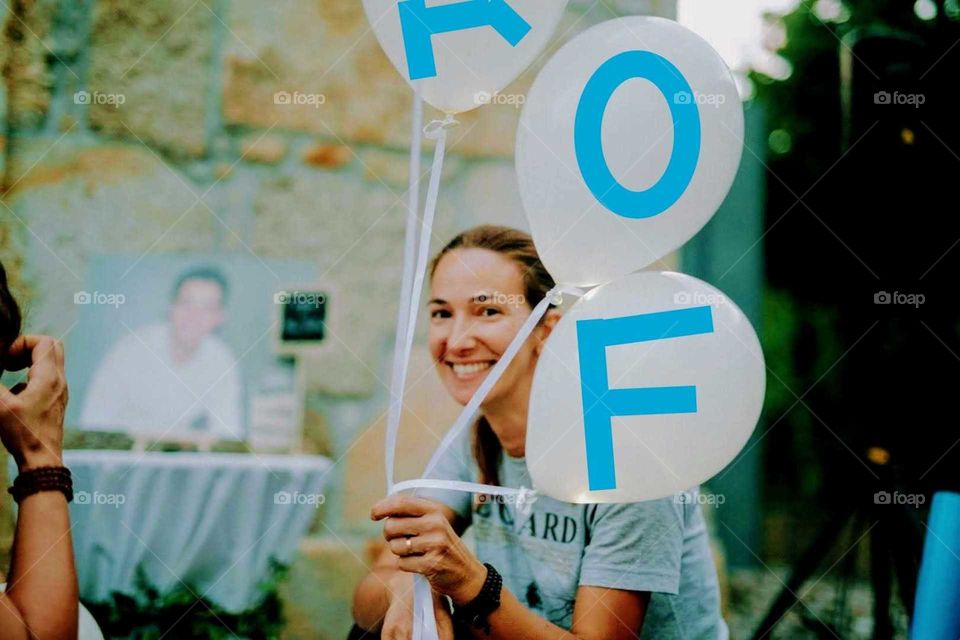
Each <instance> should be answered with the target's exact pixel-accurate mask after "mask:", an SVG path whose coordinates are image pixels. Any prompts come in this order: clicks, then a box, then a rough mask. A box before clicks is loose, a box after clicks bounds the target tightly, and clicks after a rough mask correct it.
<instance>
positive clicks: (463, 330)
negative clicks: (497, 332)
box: [448, 317, 477, 350]
mask: <svg viewBox="0 0 960 640" xmlns="http://www.w3.org/2000/svg"><path fill="white" fill-rule="evenodd" d="M473 325H474V323H473V321H472V319H470V318H465V317H460V318H457V319H456V320H455V321H454V323H453V331H451V333H450V338H449V342H448V348H449V349H451V350H462V349H472V348H473V347H475V346H476V344H477V340H476V337H475V335H474V332H473Z"/></svg>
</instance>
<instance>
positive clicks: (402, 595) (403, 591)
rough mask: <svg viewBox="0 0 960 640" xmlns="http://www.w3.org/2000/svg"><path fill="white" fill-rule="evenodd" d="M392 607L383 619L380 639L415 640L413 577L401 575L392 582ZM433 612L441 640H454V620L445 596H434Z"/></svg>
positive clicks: (406, 574) (405, 574) (407, 574)
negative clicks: (412, 639) (413, 639)
mask: <svg viewBox="0 0 960 640" xmlns="http://www.w3.org/2000/svg"><path fill="white" fill-rule="evenodd" d="M389 587H390V606H389V607H388V608H387V614H386V615H385V616H384V618H383V628H382V629H381V630H380V637H381V638H382V639H383V640H411V638H413V575H411V574H409V573H399V574H397V576H396V579H394V580H392V581H391V584H390V585H389ZM433 611H434V616H435V617H436V620H437V633H438V635H439V636H440V640H454V638H453V618H452V617H451V616H450V610H449V609H448V608H447V603H446V602H445V600H444V598H443V596H440V595H437V594H436V593H434V595H433Z"/></svg>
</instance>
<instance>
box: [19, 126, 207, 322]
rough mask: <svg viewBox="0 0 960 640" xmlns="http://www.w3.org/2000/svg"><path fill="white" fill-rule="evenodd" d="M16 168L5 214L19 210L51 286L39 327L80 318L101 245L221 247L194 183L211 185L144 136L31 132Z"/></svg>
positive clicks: (41, 276) (46, 287)
mask: <svg viewBox="0 0 960 640" xmlns="http://www.w3.org/2000/svg"><path fill="white" fill-rule="evenodd" d="M9 172H10V175H11V177H12V180H11V182H12V183H13V184H14V185H15V186H14V188H13V190H12V191H11V192H10V193H8V194H7V197H6V198H5V202H6V204H7V206H8V207H10V209H11V211H12V212H13V213H11V212H10V211H7V210H5V209H4V210H3V213H5V214H6V215H5V216H4V220H5V221H7V220H10V218H11V217H12V216H13V215H16V216H18V217H19V219H20V221H16V219H14V220H15V221H14V222H12V223H10V226H11V227H12V229H13V231H14V233H15V235H16V236H19V241H20V242H21V243H22V244H21V246H22V247H23V250H24V252H25V253H26V255H30V256H33V257H34V259H32V260H30V263H29V275H28V280H29V281H31V282H33V283H36V287H37V288H38V290H40V291H42V293H43V295H41V296H38V297H37V299H36V300H34V301H32V304H31V305H30V307H31V308H30V316H29V318H30V320H31V330H32V331H35V332H47V333H52V334H53V335H56V336H60V335H63V334H64V332H66V331H67V330H68V329H69V328H70V327H71V326H72V325H73V322H74V321H75V320H76V318H77V308H76V306H75V305H74V304H73V294H74V293H75V292H76V291H79V290H81V289H82V288H83V285H84V282H83V277H84V273H85V265H86V261H87V259H88V258H89V257H90V256H92V255H96V254H102V253H132V254H140V253H143V252H147V251H155V252H169V251H204V250H209V249H210V248H211V239H212V228H211V216H210V214H209V212H208V211H207V209H206V208H205V207H204V206H203V205H202V204H200V203H197V202H196V198H195V197H194V195H193V193H191V191H190V189H193V190H194V191H195V192H196V193H197V194H198V195H199V193H202V191H201V190H199V189H198V188H197V186H196V185H191V184H190V183H189V181H187V180H186V179H185V178H184V177H183V176H182V175H180V174H179V173H178V172H177V170H176V169H174V168H172V167H170V166H167V165H165V164H163V163H162V161H161V160H160V159H159V158H158V157H157V156H156V155H154V154H153V153H152V152H150V151H148V150H147V149H145V148H143V147H141V146H140V145H122V144H103V145H96V144H94V145H90V144H87V143H77V142H74V141H72V140H71V139H70V138H63V139H61V140H60V141H59V142H57V141H56V140H54V139H48V138H34V139H27V140H22V141H18V144H17V154H16V156H15V157H14V158H13V159H11V164H10V167H9ZM21 221H22V222H21Z"/></svg>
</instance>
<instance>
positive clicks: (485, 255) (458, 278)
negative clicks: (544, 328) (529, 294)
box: [431, 248, 523, 302]
mask: <svg viewBox="0 0 960 640" xmlns="http://www.w3.org/2000/svg"><path fill="white" fill-rule="evenodd" d="M431 290H432V292H433V296H432V297H434V298H442V299H444V300H447V301H449V302H454V301H456V300H460V299H465V300H469V299H471V298H472V297H473V296H475V295H477V294H479V293H483V292H487V293H492V292H496V291H499V292H502V293H522V292H523V275H522V272H521V267H520V265H519V264H518V263H517V262H516V261H514V260H512V259H511V258H509V257H507V256H505V255H503V254H500V253H497V252H496V251H491V250H489V249H474V248H471V249H455V250H453V251H450V252H448V253H447V254H445V255H444V256H443V257H442V258H441V259H440V262H439V263H438V264H437V269H436V271H435V272H434V274H433V281H432V285H431Z"/></svg>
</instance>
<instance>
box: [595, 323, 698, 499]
mask: <svg viewBox="0 0 960 640" xmlns="http://www.w3.org/2000/svg"><path fill="white" fill-rule="evenodd" d="M712 332H713V315H712V313H711V310H710V306H709V305H707V306H703V307H691V308H689V309H679V310H676V311H659V312H656V313H645V314H641V315H636V316H626V317H623V318H610V319H590V320H578V321H577V349H578V352H579V355H580V393H581V397H582V401H583V428H584V437H585V440H586V450H587V475H588V478H589V483H590V491H603V490H606V489H616V488H617V476H616V467H615V464H614V459H613V430H612V425H611V423H610V420H611V418H613V417H614V416H645V415H657V414H665V413H696V412H697V388H696V387H695V386H693V385H690V386H679V387H645V388H637V389H611V388H610V382H609V380H608V377H607V351H606V349H607V347H612V346H616V345H623V344H633V343H636V342H646V341H649V340H664V339H667V338H680V337H683V336H692V335H698V334H704V333H712Z"/></svg>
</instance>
